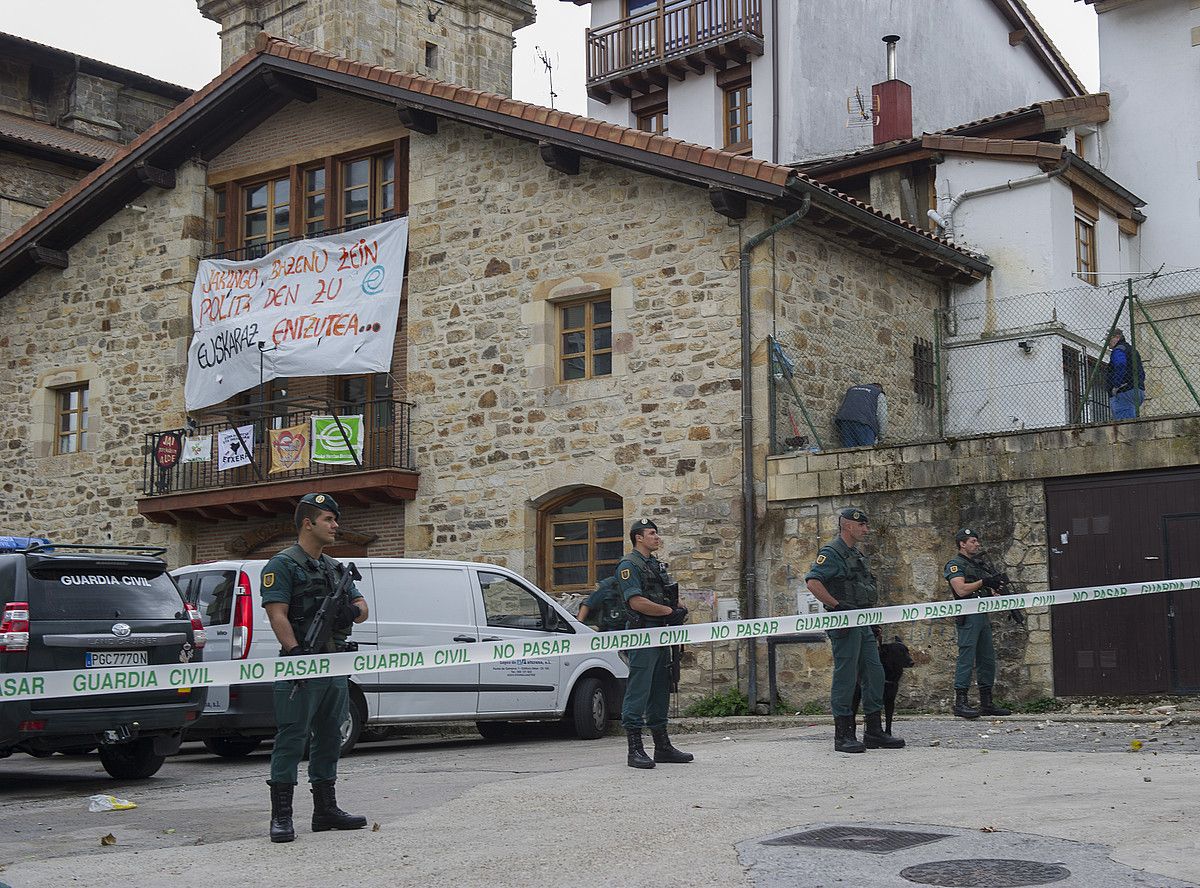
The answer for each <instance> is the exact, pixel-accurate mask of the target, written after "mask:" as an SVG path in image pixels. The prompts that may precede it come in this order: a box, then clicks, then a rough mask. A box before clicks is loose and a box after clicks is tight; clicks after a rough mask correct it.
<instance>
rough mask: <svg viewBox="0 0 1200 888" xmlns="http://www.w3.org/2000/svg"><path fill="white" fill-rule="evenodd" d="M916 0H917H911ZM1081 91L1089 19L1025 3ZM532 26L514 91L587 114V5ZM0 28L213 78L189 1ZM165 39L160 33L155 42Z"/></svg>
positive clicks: (34, 11) (44, 17)
mask: <svg viewBox="0 0 1200 888" xmlns="http://www.w3.org/2000/svg"><path fill="white" fill-rule="evenodd" d="M914 2H920V0H914ZM1026 3H1027V4H1028V5H1029V7H1030V9H1032V10H1033V13H1034V15H1036V16H1037V17H1038V20H1039V21H1040V22H1041V23H1042V26H1043V27H1044V28H1045V29H1046V31H1047V32H1048V33H1049V34H1050V39H1052V40H1053V41H1054V42H1055V44H1057V46H1058V48H1059V49H1060V50H1061V51H1062V53H1063V54H1064V55H1065V56H1066V58H1067V61H1068V62H1069V63H1070V64H1071V66H1072V67H1073V68H1074V69H1075V71H1076V73H1078V74H1079V76H1080V77H1081V78H1082V79H1083V81H1084V83H1085V84H1086V85H1087V86H1088V88H1089V89H1093V90H1095V89H1097V88H1098V87H1099V81H1100V76H1099V62H1098V52H1097V48H1096V15H1095V13H1094V12H1093V11H1092V8H1091V7H1090V6H1088V5H1085V4H1083V3H1077V2H1075V0H1026ZM536 4H537V18H538V20H537V22H536V23H535V24H533V25H531V26H529V27H528V28H524V29H522V30H520V31H518V32H517V34H516V42H517V46H516V49H515V51H514V55H513V95H514V97H515V98H518V99H523V100H525V101H528V102H535V103H537V104H540V105H548V104H551V101H550V81H549V75H548V74H547V71H546V67H545V65H544V64H543V63H542V62H541V60H540V59H539V58H538V55H539V53H538V51H539V50H542V51H544V52H545V53H546V55H547V56H548V57H549V59H550V62H551V64H552V66H553V78H554V91H555V93H557V98H556V99H555V100H554V102H553V104H554V106H555V107H556V108H561V109H564V110H566V111H574V112H576V113H579V114H583V113H586V111H587V99H586V95H585V93H584V88H583V80H584V69H583V66H584V54H583V39H584V38H583V35H584V30H585V29H586V28H587V25H588V15H589V8H588V7H587V6H576V5H575V4H574V3H568V2H563V0H536ZM0 31H3V32H5V33H9V34H15V35H17V36H18V37H25V38H27V39H29V40H36V41H38V42H39V43H47V44H49V45H51V46H56V47H58V48H59V49H65V50H69V51H71V52H76V53H79V54H80V55H84V56H89V57H91V58H94V59H99V60H100V61H104V62H109V63H111V64H114V65H119V66H121V67H122V68H130V69H132V70H134V71H140V72H141V73H143V74H149V75H150V76H151V77H157V78H158V79H160V80H166V81H168V82H171V83H178V84H181V85H183V86H187V87H191V88H193V89H198V88H199V87H201V86H203V85H204V84H205V83H207V82H208V81H209V80H211V79H212V78H213V77H215V76H216V75H217V72H218V69H219V67H220V55H221V52H220V41H219V39H218V37H217V25H216V24H215V23H214V22H209V21H207V20H205V19H204V18H202V17H201V16H200V13H199V12H198V11H197V10H196V3H195V0H40V2H34V3H29V2H26V0H0ZM159 35H169V37H167V38H166V39H156V37H157V36H159Z"/></svg>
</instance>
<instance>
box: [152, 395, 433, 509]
mask: <svg viewBox="0 0 1200 888" xmlns="http://www.w3.org/2000/svg"><path fill="white" fill-rule="evenodd" d="M239 409H240V410H245V411H246V413H248V414H250V415H239V414H238V413H235V412H233V411H230V413H229V416H228V419H227V421H226V422H223V423H213V424H210V425H202V426H199V427H197V428H195V429H193V430H191V431H190V434H191V435H194V436H209V435H211V436H213V437H214V443H215V436H216V435H217V434H218V433H220V432H221V431H222V430H224V429H231V428H235V427H243V426H245V425H247V424H249V425H252V426H253V427H254V432H253V444H252V446H251V448H250V451H249V455H250V459H251V462H250V463H249V464H248V465H245V466H240V467H237V468H233V469H229V470H225V471H222V470H220V469H219V468H218V466H217V463H216V462H215V461H213V460H208V461H204V462H192V463H185V462H179V463H177V464H175V465H173V466H171V467H170V468H165V469H164V468H161V467H160V466H159V465H158V462H157V460H156V458H155V451H156V449H157V447H158V443H159V439H160V438H161V437H163V436H164V435H175V436H180V435H183V434H184V433H185V430H184V429H167V430H164V431H161V432H151V433H149V434H147V435H146V445H145V448H144V456H143V459H144V465H143V474H142V493H143V496H142V498H141V499H139V500H138V511H139V512H140V513H141V514H142V515H144V516H145V517H146V518H148V519H150V520H151V521H155V522H158V523H160V524H178V523H180V522H181V521H198V522H204V523H215V522H218V521H228V520H230V519H234V520H237V519H242V520H244V519H246V518H266V517H271V516H280V515H290V514H291V513H292V512H293V511H294V510H295V508H296V504H297V503H298V502H299V501H300V497H302V496H304V495H305V494H306V493H328V494H330V495H331V496H333V497H334V498H335V499H336V500H337V501H338V504H339V505H341V506H342V507H343V508H345V507H346V506H369V505H371V504H373V503H397V502H403V501H405V500H411V499H415V498H416V494H417V481H418V479H419V477H420V476H419V474H418V473H417V471H416V469H415V467H414V465H413V460H412V454H411V446H410V438H409V424H410V422H409V420H410V413H411V409H412V405H411V404H408V403H405V402H403V401H393V400H390V399H379V400H374V401H367V402H365V403H362V404H346V403H342V402H325V403H323V404H320V405H315V404H314V405H311V406H309V405H296V404H291V405H289V404H288V402H285V401H280V402H262V403H259V404H251V405H246V407H243V408H239ZM255 414H257V416H256V415H255ZM313 414H320V415H332V414H340V415H361V416H362V417H363V421H364V440H363V451H362V454H361V456H358V457H357V462H356V463H354V464H346V465H329V464H325V463H317V462H310V464H309V465H307V466H305V467H303V468H299V469H290V470H280V469H279V468H278V467H274V466H272V464H271V454H270V453H269V448H268V447H267V445H266V443H265V440H266V432H267V429H268V428H286V427H288V426H292V425H297V424H304V423H308V422H309V421H310V419H311V417H312V416H313ZM214 455H215V454H214Z"/></svg>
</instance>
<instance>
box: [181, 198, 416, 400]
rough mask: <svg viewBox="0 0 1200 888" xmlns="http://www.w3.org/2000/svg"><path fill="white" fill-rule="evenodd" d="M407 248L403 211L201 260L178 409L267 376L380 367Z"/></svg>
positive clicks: (385, 364)
mask: <svg viewBox="0 0 1200 888" xmlns="http://www.w3.org/2000/svg"><path fill="white" fill-rule="evenodd" d="M407 249H408V219H407V218H402V219H395V220H393V221H390V222H382V223H380V224H378V225H370V226H367V227H366V228H358V229H355V230H354V231H347V232H343V233H341V234H331V235H328V236H326V237H321V238H313V239H308V240H300V241H295V242H294V243H290V244H285V245H284V246H282V247H279V248H278V249H275V250H272V251H271V252H270V253H268V254H267V255H265V256H263V257H262V258H261V259H252V260H248V261H245V262H235V261H233V260H229V259H205V260H202V261H201V262H200V268H199V270H198V272H197V274H196V283H195V286H194V287H193V289H192V326H193V328H194V329H195V331H196V333H195V336H193V337H192V343H191V345H190V346H189V348H188V369H187V381H186V383H185V384H184V399H185V401H186V404H187V409H188V410H199V409H200V408H202V407H208V406H211V405H212V404H219V403H220V402H222V401H224V400H226V399H227V398H230V397H232V396H233V395H236V394H237V393H238V392H243V391H246V390H247V389H250V388H253V387H254V386H256V385H258V384H259V383H260V382H262V381H265V380H269V379H275V378H276V377H287V376H331V375H332V376H337V375H344V374H353V373H384V372H387V371H388V370H389V369H390V368H391V366H392V349H393V347H394V345H395V340H396V318H397V316H398V315H399V312H400V290H401V288H402V286H403V284H404V256H405V253H406V251H407ZM260 372H261V374H262V375H261V378H260Z"/></svg>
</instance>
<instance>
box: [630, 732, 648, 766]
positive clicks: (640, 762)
mask: <svg viewBox="0 0 1200 888" xmlns="http://www.w3.org/2000/svg"><path fill="white" fill-rule="evenodd" d="M625 737H626V739H628V740H629V757H628V758H627V759H625V763H626V764H627V765H629V767H631V768H653V767H654V759H652V758H650V756H648V755H646V749H645V747H644V746H642V731H641V729H640V728H626V729H625Z"/></svg>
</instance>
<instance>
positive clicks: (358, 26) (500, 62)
mask: <svg viewBox="0 0 1200 888" xmlns="http://www.w3.org/2000/svg"><path fill="white" fill-rule="evenodd" d="M200 11H201V13H202V14H203V15H205V16H206V17H207V18H210V19H212V20H213V21H216V22H220V24H221V67H222V68H227V67H229V65H231V64H232V63H233V62H234V61H236V60H237V59H238V58H239V57H241V56H242V55H244V54H245V53H247V52H250V51H251V50H253V49H254V41H255V39H256V38H257V36H258V33H259V32H260V31H265V32H266V33H268V34H271V35H272V36H275V37H282V38H284V39H287V40H291V41H293V42H295V43H298V44H300V45H301V46H307V47H312V48H315V49H320V50H324V51H325V52H330V53H333V54H335V55H340V56H342V57H344V58H348V59H354V60H355V61H359V62H365V63H367V64H374V65H382V66H383V67H385V68H392V69H394V70H397V71H405V72H409V73H413V74H425V75H427V76H429V77H433V78H436V79H438V80H446V81H449V82H451V83H458V84H461V85H463V86H470V87H473V88H475V89H482V90H485V91H487V92H495V93H499V94H501V95H511V94H512V46H513V44H512V41H513V31H514V30H515V29H516V28H519V27H522V26H523V25H526V24H530V23H532V21H533V17H534V16H533V5H532V4H531V3H528V2H525V0H450V2H444V0H399V2H397V0H322V2H316V0H286V2H285V0H267V2H245V0H202V2H201V3H200ZM427 62H429V64H427Z"/></svg>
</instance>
